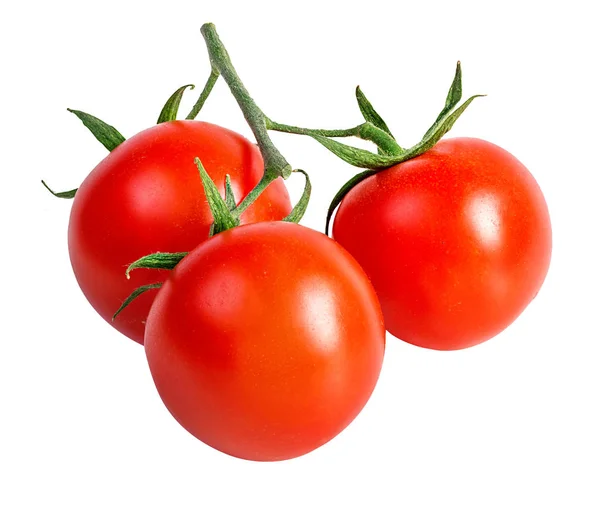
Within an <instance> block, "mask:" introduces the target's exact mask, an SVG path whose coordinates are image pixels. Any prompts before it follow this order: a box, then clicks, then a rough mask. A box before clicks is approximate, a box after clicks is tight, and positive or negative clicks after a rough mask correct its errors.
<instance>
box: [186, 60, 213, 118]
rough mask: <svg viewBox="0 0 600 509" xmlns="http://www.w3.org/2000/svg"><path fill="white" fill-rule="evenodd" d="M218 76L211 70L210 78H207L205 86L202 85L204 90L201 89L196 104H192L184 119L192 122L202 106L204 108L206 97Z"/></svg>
mask: <svg viewBox="0 0 600 509" xmlns="http://www.w3.org/2000/svg"><path fill="white" fill-rule="evenodd" d="M219 76H220V74H219V71H217V70H215V69H212V70H211V71H210V76H209V77H208V80H207V81H206V85H204V88H203V89H202V92H201V93H200V97H198V100H197V101H196V104H194V107H193V108H192V111H190V112H189V114H188V116H187V117H185V118H186V120H194V119H195V118H196V117H197V116H198V113H200V110H201V109H202V106H204V103H205V102H206V100H207V99H208V96H209V95H210V93H211V92H212V89H213V87H214V86H215V83H216V82H217V80H218V79H219Z"/></svg>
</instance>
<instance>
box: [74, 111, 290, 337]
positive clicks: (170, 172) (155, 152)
mask: <svg viewBox="0 0 600 509" xmlns="http://www.w3.org/2000/svg"><path fill="white" fill-rule="evenodd" d="M195 157H199V158H200V159H201V160H202V163H203V165H204V167H205V168H206V170H207V172H208V174H209V175H210V176H211V178H212V179H213V180H214V181H215V182H216V183H217V186H218V187H219V188H220V190H221V191H222V193H224V186H225V175H226V174H229V175H230V176H231V182H232V187H233V190H234V195H235V197H236V199H237V201H238V203H239V202H240V201H241V200H242V198H243V197H244V196H246V194H248V192H249V191H250V190H251V189H252V188H253V187H254V185H255V184H256V183H257V182H258V181H259V179H260V178H261V176H262V174H263V161H262V158H261V155H260V152H259V150H258V148H257V147H256V146H255V145H254V144H252V143H251V142H250V141H248V140H247V139H245V138H244V137H242V136H240V135H239V134H237V133H234V132H232V131H229V130H227V129H224V128H222V127H219V126H216V125H212V124H209V123H206V122H197V121H173V122H165V123H162V124H159V125H156V126H154V127H152V128H150V129H147V130H145V131H142V132H140V133H139V134H137V135H135V136H133V137H131V138H130V139H128V140H126V141H124V142H123V143H122V144H121V145H119V146H118V147H117V148H116V149H114V150H113V151H112V152H111V153H110V154H109V155H108V156H107V157H106V158H105V159H104V160H103V161H102V162H101V163H100V164H99V165H98V166H97V167H96V168H95V169H94V170H93V171H92V172H91V173H90V174H89V176H88V177H87V178H86V179H85V181H84V182H83V184H82V185H81V187H80V188H79V189H78V191H77V194H76V196H75V200H74V203H73V208H72V211H71V218H70V222H69V254H70V257H71V263H72V265H73V270H74V272H75V276H76V278H77V281H78V283H79V286H80V287H81V289H82V290H83V293H84V294H85V296H86V297H87V299H88V300H89V302H90V303H91V305H92V306H93V307H94V308H95V309H96V311H98V313H99V314H100V315H101V316H102V317H103V318H104V319H105V320H106V321H108V322H109V323H112V325H113V326H114V327H115V328H116V329H117V330H119V331H121V332H122V333H123V334H125V335H126V336H128V337H130V338H131V339H133V340H135V341H137V342H139V343H143V337H144V328H145V321H146V317H147V315H148V311H149V309H150V305H151V304H152V300H153V298H154V295H155V294H156V291H154V290H153V291H148V292H147V293H145V294H143V295H141V296H140V297H139V298H138V299H136V300H135V301H133V302H132V304H131V305H130V306H129V307H127V308H126V309H125V310H124V311H123V312H122V313H121V314H120V315H119V316H118V317H117V318H116V319H115V321H114V322H112V320H111V318H112V315H113V313H114V312H115V311H116V310H117V309H118V308H119V306H120V305H121V304H122V302H123V301H124V300H125V299H126V298H127V296H128V295H129V294H131V292H133V291H134V290H135V289H136V288H137V287H139V286H142V285H147V284H151V283H156V282H160V281H164V279H165V278H166V277H167V276H168V272H167V271H160V272H158V271H142V270H139V271H135V272H134V273H132V275H131V279H130V280H128V279H126V278H125V272H124V271H125V269H126V268H127V266H128V265H129V264H130V263H132V262H134V261H135V260H137V259H138V258H140V257H142V256H145V255H147V254H150V253H153V252H157V251H164V252H181V251H190V250H192V249H193V248H194V247H196V245H197V244H198V243H200V242H202V241H203V240H205V239H206V238H208V233H209V227H210V224H211V223H212V216H211V213H210V210H209V208H208V203H207V201H206V197H205V194H204V190H203V188H202V182H201V179H200V177H199V175H198V169H197V167H196V165H195V164H194V158H195ZM290 210H291V205H290V200H289V196H288V193H287V190H286V188H285V185H284V183H283V181H282V180H277V181H275V182H273V183H272V184H271V185H270V186H269V187H268V188H267V190H266V191H265V192H264V193H263V194H262V195H261V196H260V197H259V198H258V200H257V201H256V202H255V203H254V204H253V205H252V206H251V207H250V208H248V209H247V210H246V211H245V212H244V214H243V215H242V217H241V221H242V223H250V222H255V221H265V220H278V219H282V218H283V217H285V216H286V215H287V214H288V213H289V212H290Z"/></svg>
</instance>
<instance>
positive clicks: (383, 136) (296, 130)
mask: <svg viewBox="0 0 600 509" xmlns="http://www.w3.org/2000/svg"><path fill="white" fill-rule="evenodd" d="M266 121H267V129H270V130H271V131H279V132H283V133H289V134H303V135H305V136H315V135H316V136H325V137H326V138H347V137H348V136H356V137H357V138H360V139H362V140H367V141H371V142H373V143H375V145H377V146H378V147H379V148H380V149H381V150H382V151H383V152H384V153H385V154H388V155H399V154H401V153H402V152H403V149H402V148H401V147H400V145H398V143H397V142H396V140H395V139H394V138H393V137H392V136H391V135H390V134H389V133H386V132H385V131H384V130H383V129H379V128H378V127H376V126H375V125H373V124H371V123H370V122H364V123H363V124H360V125H357V126H356V127H351V128H350V129H309V128H305V127H296V126H293V125H287V124H280V123H279V122H273V121H272V120H271V119H266Z"/></svg>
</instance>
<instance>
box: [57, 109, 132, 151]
mask: <svg viewBox="0 0 600 509" xmlns="http://www.w3.org/2000/svg"><path fill="white" fill-rule="evenodd" d="M67 111H70V112H71V113H73V114H74V115H76V116H77V118H78V119H79V120H81V121H82V122H83V125H84V126H86V127H87V128H88V129H89V130H90V132H91V133H92V134H93V135H94V137H95V138H96V139H97V140H98V141H99V142H100V143H102V145H104V146H105V147H106V148H107V149H108V150H109V151H111V152H112V151H113V150H114V149H115V148H117V147H118V146H119V145H120V144H121V143H123V142H124V141H125V137H124V136H123V135H122V134H121V133H120V132H119V131H117V130H116V129H115V128H114V127H113V126H111V125H108V124H107V123H106V122H103V121H102V120H100V119H99V118H96V117H94V116H93V115H90V114H89V113H84V112H83V111H79V110H72V109H70V108H67Z"/></svg>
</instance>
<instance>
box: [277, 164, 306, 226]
mask: <svg viewBox="0 0 600 509" xmlns="http://www.w3.org/2000/svg"><path fill="white" fill-rule="evenodd" d="M293 173H302V175H304V178H305V182H304V191H302V196H301V197H300V200H298V203H296V205H295V206H294V208H293V209H292V211H291V212H290V213H289V214H288V215H287V216H286V217H284V218H283V221H286V222H288V223H299V222H300V220H301V219H302V217H304V213H305V212H306V208H307V207H308V202H309V201H310V193H311V192H312V184H311V183H310V178H309V176H308V173H306V172H305V171H304V170H293Z"/></svg>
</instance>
